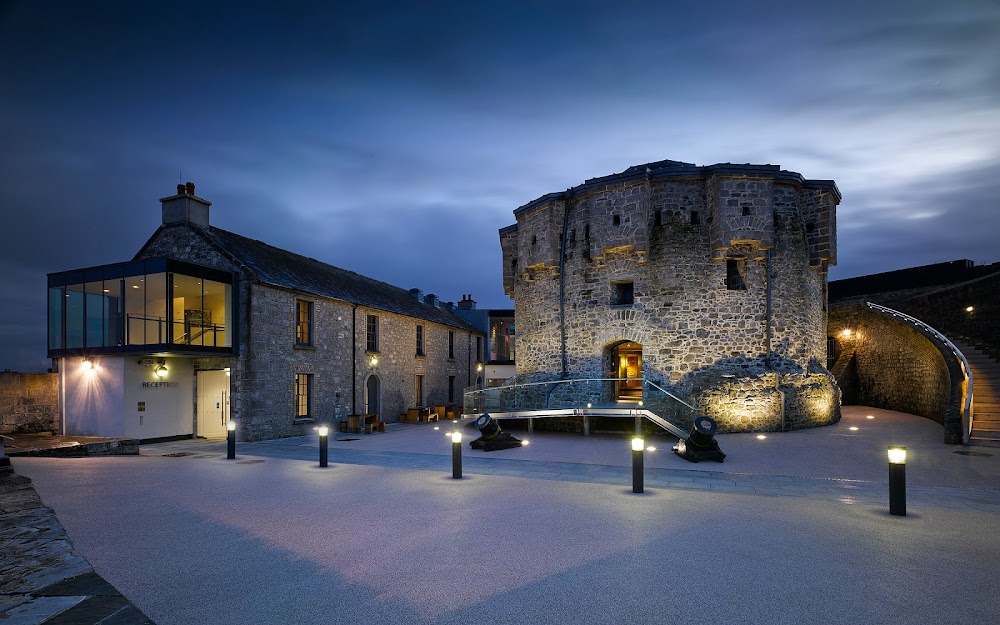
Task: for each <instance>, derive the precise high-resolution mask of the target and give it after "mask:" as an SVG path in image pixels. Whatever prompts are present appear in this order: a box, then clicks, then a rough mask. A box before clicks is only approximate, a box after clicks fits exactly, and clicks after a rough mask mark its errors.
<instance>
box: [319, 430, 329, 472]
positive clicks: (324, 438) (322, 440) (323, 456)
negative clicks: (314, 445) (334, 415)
mask: <svg viewBox="0 0 1000 625" xmlns="http://www.w3.org/2000/svg"><path fill="white" fill-rule="evenodd" d="M318 431H319V466H321V467H325V466H327V460H328V458H329V452H328V449H329V448H328V446H327V445H328V443H329V442H330V428H328V427H327V426H325V425H321V426H319V430H318Z"/></svg>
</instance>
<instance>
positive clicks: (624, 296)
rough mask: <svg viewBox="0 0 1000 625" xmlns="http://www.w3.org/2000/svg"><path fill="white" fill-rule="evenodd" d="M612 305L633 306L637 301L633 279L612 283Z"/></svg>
mask: <svg viewBox="0 0 1000 625" xmlns="http://www.w3.org/2000/svg"><path fill="white" fill-rule="evenodd" d="M611 288H612V291H611V305H612V306H631V305H632V304H633V303H634V301H635V289H634V288H633V285H632V281H631V280H630V281H628V282H614V283H612V284H611Z"/></svg>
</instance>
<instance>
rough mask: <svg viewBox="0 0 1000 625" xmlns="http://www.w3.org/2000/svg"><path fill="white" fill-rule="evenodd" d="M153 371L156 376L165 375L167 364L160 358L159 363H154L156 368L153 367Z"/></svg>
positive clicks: (161, 376) (162, 376) (163, 376)
mask: <svg viewBox="0 0 1000 625" xmlns="http://www.w3.org/2000/svg"><path fill="white" fill-rule="evenodd" d="M153 373H155V374H156V377H158V378H165V377H167V365H166V364H165V363H164V361H162V360H161V361H160V364H158V365H156V368H155V369H153Z"/></svg>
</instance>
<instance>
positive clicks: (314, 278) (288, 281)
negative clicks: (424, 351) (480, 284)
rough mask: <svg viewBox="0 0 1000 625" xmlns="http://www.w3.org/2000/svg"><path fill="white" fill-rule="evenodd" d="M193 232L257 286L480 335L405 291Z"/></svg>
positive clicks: (243, 240)
mask: <svg viewBox="0 0 1000 625" xmlns="http://www.w3.org/2000/svg"><path fill="white" fill-rule="evenodd" d="M196 229H197V230H198V231H199V232H201V233H203V234H204V235H206V236H207V237H208V238H209V239H210V240H211V241H212V242H213V243H214V244H215V245H217V246H218V247H220V248H221V249H223V250H225V251H226V252H228V253H229V254H231V255H232V256H233V257H234V258H235V259H236V260H237V261H239V262H240V263H241V264H243V265H245V266H246V267H247V269H249V270H250V272H251V273H252V274H254V277H255V278H256V279H257V280H259V281H261V282H264V283H267V284H272V285H275V286H279V287H285V288H288V289H293V290H296V291H303V292H305V293H313V294H315V295H319V296H322V297H329V298H332V299H338V300H341V301H345V302H350V303H354V304H360V305H362V306H367V307H370V308H377V309H379V310H385V311H387V312H393V313H397V314H400V315H406V316H408V317H415V318H417V319H424V320H426V321H432V322H434V323H440V324H442V325H447V326H453V327H456V328H461V329H463V330H472V331H475V332H477V333H478V332H480V330H478V329H477V328H476V327H475V326H473V325H471V324H469V323H468V322H466V321H464V320H463V319H460V318H459V317H458V316H457V315H454V314H452V313H451V312H449V311H447V310H445V309H444V308H437V307H435V306H432V305H430V304H427V303H424V302H423V301H418V300H417V299H416V298H415V297H414V296H412V295H410V293H409V291H406V290H404V289H401V288H399V287H396V286H393V285H391V284H387V283H385V282H380V281H378V280H375V279H374V278H369V277H367V276H363V275H361V274H359V273H355V272H353V271H348V270H346V269H341V268H340V267H334V266H333V265H328V264H326V263H323V262H320V261H318V260H316V259H315V258H309V257H306V256H302V255H300V254H296V253H294V252H289V251H288V250H283V249H281V248H277V247H274V246H272V245H268V244H267V243H264V242H262V241H258V240H256V239H250V238H247V237H244V236H242V235H239V234H236V233H233V232H229V231H228V230H223V229H221V228H216V227H215V226H210V227H208V228H196Z"/></svg>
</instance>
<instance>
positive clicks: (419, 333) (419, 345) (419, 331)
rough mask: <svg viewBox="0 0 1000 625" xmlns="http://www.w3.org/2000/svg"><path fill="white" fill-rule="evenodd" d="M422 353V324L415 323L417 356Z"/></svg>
mask: <svg viewBox="0 0 1000 625" xmlns="http://www.w3.org/2000/svg"><path fill="white" fill-rule="evenodd" d="M423 355H424V326H422V325H419V324H418V325H417V356H423Z"/></svg>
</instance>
